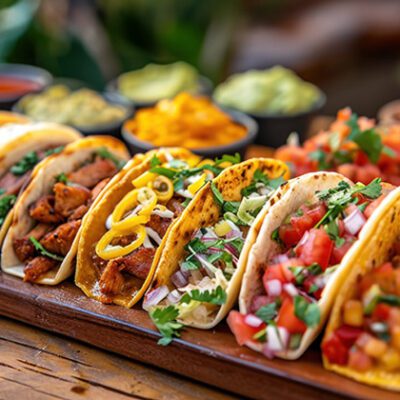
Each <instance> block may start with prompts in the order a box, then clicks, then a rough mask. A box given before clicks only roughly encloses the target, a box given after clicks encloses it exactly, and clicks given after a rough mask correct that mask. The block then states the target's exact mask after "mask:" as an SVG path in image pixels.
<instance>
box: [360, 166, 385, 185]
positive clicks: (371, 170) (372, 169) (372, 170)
mask: <svg viewBox="0 0 400 400" xmlns="http://www.w3.org/2000/svg"><path fill="white" fill-rule="evenodd" d="M379 176H381V170H380V169H379V168H378V167H377V166H376V165H373V164H366V165H363V166H360V167H358V168H357V172H356V181H358V182H361V183H364V184H365V185H368V183H370V182H371V181H373V180H374V179H375V178H378V177H379Z"/></svg>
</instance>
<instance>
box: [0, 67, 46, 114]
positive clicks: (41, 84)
mask: <svg viewBox="0 0 400 400" xmlns="http://www.w3.org/2000/svg"><path fill="white" fill-rule="evenodd" d="M52 80H53V77H52V76H51V74H50V73H49V72H47V71H46V70H44V69H42V68H38V67H34V66H32V65H24V64H0V108H2V109H10V108H11V107H12V106H13V104H15V103H16V102H17V101H18V100H19V99H20V98H21V97H22V96H24V95H26V94H28V93H33V92H39V91H41V90H43V88H45V87H46V86H48V85H49V84H50V83H51V82H52Z"/></svg>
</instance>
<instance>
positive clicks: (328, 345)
mask: <svg viewBox="0 0 400 400" xmlns="http://www.w3.org/2000/svg"><path fill="white" fill-rule="evenodd" d="M321 348H322V352H323V354H324V356H325V357H326V358H327V359H328V361H329V362H330V363H331V364H339V365H346V364H347V360H348V358H349V351H348V349H347V347H346V346H345V345H344V344H343V343H342V341H341V340H340V338H339V337H338V336H337V335H336V334H335V333H333V334H332V335H331V336H330V337H329V339H327V340H325V341H324V342H323V343H322V346H321Z"/></svg>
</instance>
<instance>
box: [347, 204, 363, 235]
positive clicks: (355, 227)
mask: <svg viewBox="0 0 400 400" xmlns="http://www.w3.org/2000/svg"><path fill="white" fill-rule="evenodd" d="M365 222H366V219H365V217H364V214H363V213H362V212H361V211H360V210H359V209H358V208H356V209H355V210H354V211H353V212H352V213H351V214H350V215H348V216H347V217H346V218H345V219H344V220H343V223H344V229H345V231H346V232H347V233H350V235H356V234H357V233H358V232H360V230H361V228H362V227H363V226H364V224H365Z"/></svg>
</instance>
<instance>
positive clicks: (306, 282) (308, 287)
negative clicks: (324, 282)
mask: <svg viewBox="0 0 400 400" xmlns="http://www.w3.org/2000/svg"><path fill="white" fill-rule="evenodd" d="M315 278H316V277H315V276H309V277H307V278H306V279H305V280H304V282H303V288H304V290H305V291H306V292H307V293H310V290H311V287H312V285H313V284H314V282H315ZM323 290H324V288H318V289H317V290H316V291H313V292H312V293H310V295H311V296H313V297H314V298H315V299H317V300H319V299H320V298H321V295H322V291H323Z"/></svg>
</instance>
